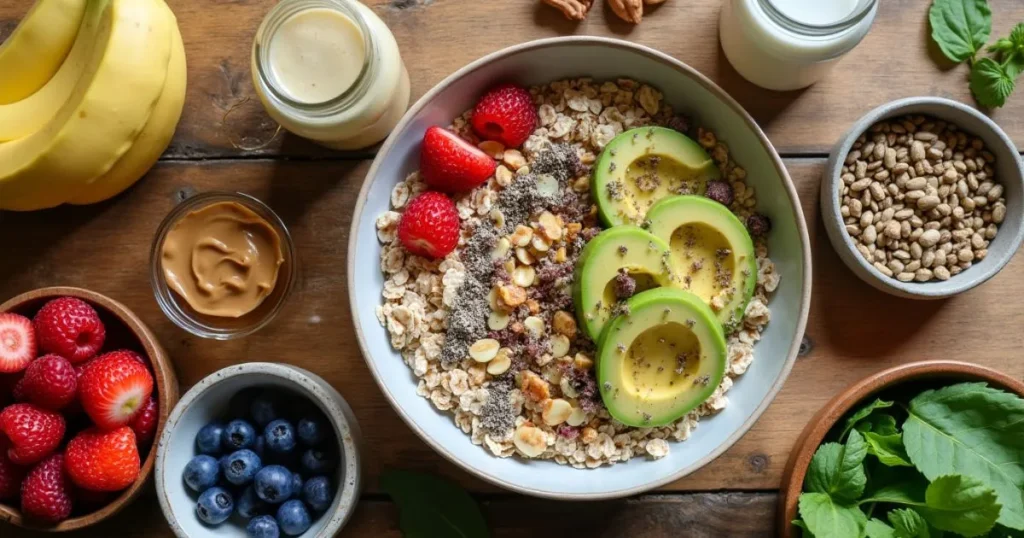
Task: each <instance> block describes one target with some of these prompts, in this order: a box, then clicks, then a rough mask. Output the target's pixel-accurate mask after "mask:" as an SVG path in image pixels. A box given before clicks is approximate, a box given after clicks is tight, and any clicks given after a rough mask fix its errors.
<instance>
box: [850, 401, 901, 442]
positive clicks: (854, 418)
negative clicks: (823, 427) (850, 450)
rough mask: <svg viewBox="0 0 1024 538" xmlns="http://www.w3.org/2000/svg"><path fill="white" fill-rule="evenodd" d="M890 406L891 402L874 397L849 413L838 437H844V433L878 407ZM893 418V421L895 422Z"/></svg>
mask: <svg viewBox="0 0 1024 538" xmlns="http://www.w3.org/2000/svg"><path fill="white" fill-rule="evenodd" d="M889 407H892V402H888V401H885V400H881V399H876V400H875V401H873V402H871V403H870V404H868V405H866V406H864V407H862V408H860V409H858V410H857V411H856V412H855V413H854V414H852V415H850V418H848V419H846V426H845V427H844V428H843V433H841V434H839V439H843V438H845V437H846V434H847V433H849V431H850V430H852V429H853V427H854V426H856V425H857V423H858V422H860V421H862V420H864V419H866V418H868V417H869V416H870V415H871V414H872V413H874V412H875V411H877V410H879V409H886V408H889ZM895 422H896V421H895V419H894V420H893V423H895Z"/></svg>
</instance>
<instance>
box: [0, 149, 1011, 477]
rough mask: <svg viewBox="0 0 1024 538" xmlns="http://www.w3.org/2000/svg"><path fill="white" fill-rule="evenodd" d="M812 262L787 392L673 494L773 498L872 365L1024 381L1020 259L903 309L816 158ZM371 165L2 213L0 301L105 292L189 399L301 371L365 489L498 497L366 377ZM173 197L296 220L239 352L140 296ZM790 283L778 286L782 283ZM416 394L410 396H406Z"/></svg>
mask: <svg viewBox="0 0 1024 538" xmlns="http://www.w3.org/2000/svg"><path fill="white" fill-rule="evenodd" d="M787 165H788V167H789V169H790V172H791V174H792V175H793V177H794V180H795V181H796V183H797V185H798V190H799V194H800V197H801V200H802V203H803V207H804V211H805V214H806V217H807V219H808V222H809V223H811V225H810V230H811V236H812V248H813V252H814V283H815V284H814V290H813V293H814V295H813V296H814V300H813V301H812V310H811V315H810V322H809V325H808V330H807V336H808V339H809V341H810V342H811V343H812V346H813V347H812V350H811V351H810V353H809V354H807V356H806V357H804V358H801V359H799V360H798V361H797V365H796V367H795V368H794V370H793V373H792V375H791V376H790V378H789V381H788V382H787V384H786V386H785V388H784V389H783V391H782V393H781V394H780V396H779V397H778V399H777V400H776V401H775V403H774V404H773V405H771V406H770V407H769V409H768V410H767V412H766V413H765V414H764V416H763V417H762V419H761V420H760V421H759V422H758V423H757V425H755V426H754V428H753V429H752V430H751V431H750V432H749V433H748V434H747V435H746V436H745V437H744V438H743V439H741V440H740V441H739V442H738V443H737V444H736V445H735V446H734V447H733V448H732V449H730V450H729V451H727V452H726V453H725V454H724V455H723V456H722V457H720V458H719V459H718V460H716V461H715V462H713V463H712V464H710V465H708V466H707V467H706V468H705V469H703V470H701V471H698V472H697V473H695V474H693V475H692V476H690V477H687V478H684V479H682V480H679V481H677V482H675V483H673V484H670V485H669V486H667V487H666V488H665V489H667V490H721V489H734V490H735V489H739V490H763V489H775V488H778V487H779V482H780V478H781V473H782V468H783V465H784V464H785V460H786V457H787V455H788V454H789V451H790V449H791V447H792V444H793V442H794V440H795V439H796V436H797V435H798V433H799V432H800V430H801V429H802V428H803V427H804V425H805V423H806V421H807V419H808V418H809V417H810V416H811V415H812V414H813V413H814V412H815V411H817V410H818V409H819V408H820V407H821V405H823V404H824V403H825V402H826V401H827V400H828V399H829V398H831V396H832V395H834V394H836V393H838V392H839V391H840V390H841V389H842V388H843V387H845V386H847V385H849V384H850V383H852V382H854V381H856V380H858V379H860V378H862V377H864V376H865V375H867V374H869V373H871V372H874V371H876V370H879V369H882V368H885V367H889V366H892V365H895V364H900V363H905V362H910V361H914V360H921V359H929V358H932V359H937V358H955V359H962V360H969V361H974V362H978V363H981V364H985V365H988V366H993V367H996V368H999V369H1001V370H1003V371H1005V372H1007V373H1009V374H1011V375H1014V376H1017V377H1024V362H1021V361H1017V360H1012V359H1011V358H1012V357H1016V356H1017V355H1018V354H1019V350H1020V349H1021V348H1024V335H1022V333H1021V332H1020V331H1013V330H1007V328H1006V327H1007V325H1006V320H1012V319H1021V318H1022V317H1024V303H1022V302H1021V301H1015V300H1006V298H1007V297H1016V296H1019V295H1020V294H1022V293H1024V281H1022V279H1021V278H1020V275H1021V274H1024V259H1022V258H1021V257H1019V256H1018V257H1017V258H1016V259H1014V260H1013V261H1012V262H1011V263H1010V265H1009V266H1008V267H1007V268H1006V270H1004V271H1003V272H1002V273H1001V274H1000V275H999V276H997V277H996V278H994V279H993V280H992V281H990V282H989V283H987V284H985V285H984V286H982V287H980V288H978V289H975V290H974V291H971V292H969V293H966V294H964V295H962V296H959V297H956V298H953V299H949V300H945V301H936V302H915V301H907V300H900V299H897V298H894V297H890V296H888V295H885V294H882V293H881V292H877V291H875V290H874V289H872V288H870V287H869V286H867V285H866V284H863V283H862V282H861V281H860V280H858V279H856V278H855V277H854V276H853V274H851V273H850V272H849V271H848V270H847V269H846V268H845V266H843V265H842V264H841V262H840V261H839V258H838V257H837V256H836V254H835V253H834V251H833V250H832V247H831V245H830V244H829V242H828V239H827V237H826V235H825V233H824V230H823V228H822V224H821V223H820V222H819V219H818V211H817V205H818V204H817V190H818V187H817V185H818V181H819V177H820V175H821V172H822V169H823V167H824V163H823V161H822V160H821V159H798V160H788V161H787ZM367 167H368V163H365V162H364V163H348V162H272V161H244V162H239V161H233V162H231V161H217V162H205V163H196V162H164V163H161V164H160V165H158V166H157V168H156V169H155V170H154V171H153V172H152V173H151V174H150V176H149V177H148V178H146V179H144V180H143V181H142V182H140V183H139V184H138V185H137V186H136V187H134V188H132V189H131V190H129V191H128V192H126V193H125V194H124V195H122V196H121V197H119V198H117V199H116V200H114V201H112V202H109V203H104V204H99V205H96V206H88V207H78V208H72V207H67V208H58V209H55V210H48V211H41V212H36V213H28V214H15V213H0V244H3V245H4V249H5V250H4V252H7V253H11V254H12V255H7V256H0V299H3V298H7V297H10V296H12V295H14V294H16V293H20V292H22V291H25V290H29V289H32V288H37V287H42V286H50V285H57V284H67V285H76V286H83V287H87V288H91V289H94V290H96V291H99V292H101V293H105V294H109V295H111V296H113V297H114V298H116V299H118V300H121V301H122V302H124V303H125V304H127V305H128V306H129V307H130V308H132V309H134V310H135V311H136V312H137V313H138V314H139V315H140V316H141V317H142V318H143V319H144V320H146V321H147V322H148V323H149V324H150V326H151V327H152V328H153V329H154V331H155V332H156V334H157V336H158V337H159V338H160V340H161V342H162V343H163V344H164V346H165V347H166V348H167V350H168V351H169V352H170V354H171V356H172V357H173V358H174V361H175V365H176V369H177V373H178V378H179V380H180V382H181V386H182V390H183V391H184V390H186V389H187V388H188V387H189V386H190V385H192V384H193V383H195V382H196V381H198V380H199V379H201V378H202V377H203V376H205V375H207V374H209V373H210V372H212V371H214V370H216V369H219V368H222V367H225V366H228V365H230V364H235V363H237V362H242V361H253V360H269V361H280V362H289V363H295V364H300V365H302V366H303V367H305V368H308V369H310V370H312V371H314V372H316V373H317V374H319V375H321V376H323V377H324V378H325V379H327V380H328V381H329V382H330V383H332V384H333V385H334V386H335V387H337V388H338V390H339V391H341V393H342V394H344V395H345V397H346V398H347V399H348V401H349V402H350V403H351V404H352V407H353V408H354V409H355V412H356V415H357V416H358V417H359V420H360V422H361V424H362V426H363V430H364V432H365V435H366V441H367V444H368V446H371V447H373V450H370V451H367V458H368V465H367V470H368V471H369V476H370V477H371V480H370V488H371V491H374V490H375V483H374V480H373V478H372V477H375V476H377V474H378V471H379V470H380V469H381V468H383V467H409V468H415V469H421V470H426V471H431V472H437V473H440V474H442V475H446V476H450V477H453V478H454V479H456V480H458V481H459V482H461V483H462V484H464V485H465V486H467V487H469V488H470V489H472V490H474V491H494V488H493V487H491V486H489V485H486V484H484V483H483V482H482V481H480V480H478V479H475V478H472V477H470V475H469V474H467V473H465V472H462V471H461V470H459V469H457V468H456V467H455V466H454V465H453V464H451V463H449V462H448V461H447V460H444V459H442V458H441V457H439V456H437V455H436V454H435V453H434V452H432V451H431V450H430V448H428V447H427V445H426V444H425V443H423V442H422V441H421V440H420V439H419V438H418V437H416V436H415V435H414V434H413V433H412V432H411V431H410V430H409V428H408V427H406V425H405V424H404V422H402V421H401V420H400V419H399V418H398V416H397V415H396V414H395V412H394V411H393V410H392V409H391V407H390V406H389V405H388V403H387V402H386V400H385V399H384V397H383V396H382V394H381V393H380V391H379V390H378V389H377V386H376V384H375V383H374V382H373V381H372V379H371V376H370V374H369V371H368V370H367V368H366V367H365V366H364V364H363V361H362V358H361V357H360V355H359V353H358V351H357V347H356V345H355V335H354V332H353V329H352V323H351V316H350V313H349V307H348V296H347V293H346V284H345V274H344V268H345V267H346V262H345V249H346V245H347V239H348V229H349V224H350V220H351V213H352V209H353V207H354V205H355V201H356V197H357V195H358V190H359V186H360V183H361V181H362V179H363V176H364V175H365V173H366V170H367ZM182 189H196V190H199V191H207V190H241V191H245V192H248V193H251V194H253V195H255V196H257V197H259V198H261V199H263V200H265V201H266V202H268V203H269V204H270V205H271V206H272V207H274V208H275V209H276V210H277V211H278V212H279V213H280V214H281V216H282V218H283V219H284V220H285V222H286V223H287V224H288V225H289V227H290V229H291V231H292V234H293V237H294V238H295V241H296V244H297V248H298V252H299V256H300V260H301V278H300V279H299V282H298V285H297V289H296V290H295V292H294V295H293V296H292V297H291V299H290V300H289V301H288V304H287V306H286V307H285V310H284V311H283V312H282V313H281V314H280V316H279V318H278V319H277V320H276V321H275V322H274V323H272V324H271V325H270V326H269V327H267V328H266V329H264V330H262V331H261V332H259V333H257V334H255V335H252V336H250V337H248V338H244V339H241V340H238V341H231V342H214V341H207V340H202V339H199V338H196V337H192V336H190V335H188V334H186V333H184V332H183V331H181V330H180V329H178V328H177V327H176V326H174V325H173V324H172V323H171V322H170V321H169V320H167V319H166V318H165V317H164V316H163V315H162V314H161V312H160V311H159V309H158V308H157V305H156V303H155V301H154V299H153V296H152V292H151V290H150V286H149V280H148V279H149V276H148V270H149V268H148V260H149V249H150V244H151V241H152V237H153V234H154V233H155V231H156V228H157V225H158V224H159V222H160V221H161V219H162V218H163V217H164V215H166V213H167V212H168V211H169V210H170V208H171V207H172V206H173V205H174V203H175V197H176V195H177V193H178V192H179V191H181V190H182ZM783 278H785V275H783ZM410 390H411V387H410Z"/></svg>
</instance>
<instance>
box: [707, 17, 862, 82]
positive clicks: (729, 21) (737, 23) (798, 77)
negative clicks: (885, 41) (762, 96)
mask: <svg viewBox="0 0 1024 538" xmlns="http://www.w3.org/2000/svg"><path fill="white" fill-rule="evenodd" d="M877 12H878V0H725V2H724V4H723V5H722V12H721V15H720V19H719V38H720V39H721V42H722V49H723V50H725V55H726V57H727V58H729V62H730V63H731V64H732V65H733V67H735V68H736V71H738V72H739V73H740V75H743V77H744V78H746V79H747V80H749V81H750V82H753V83H754V84H757V85H758V86H761V87H763V88H767V89H770V90H795V89H798V88H803V87H806V86H810V85H811V84H814V83H815V82H817V81H819V80H821V79H822V78H823V77H824V76H825V75H826V74H828V72H829V71H830V70H831V69H832V67H833V66H834V65H835V64H836V63H837V62H838V61H839V60H840V58H842V57H843V56H844V55H846V53H848V52H850V51H851V50H853V48H854V47H856V46H857V44H858V43H860V41H861V40H862V39H863V38H864V36H865V35H867V33H868V30H869V29H870V28H871V23H872V22H874V20H875V14H876V13H877Z"/></svg>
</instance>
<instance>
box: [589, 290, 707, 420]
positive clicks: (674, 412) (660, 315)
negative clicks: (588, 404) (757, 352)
mask: <svg viewBox="0 0 1024 538" xmlns="http://www.w3.org/2000/svg"><path fill="white" fill-rule="evenodd" d="M626 304H627V305H628V306H629V313H628V314H622V315H619V316H616V317H615V318H612V319H611V320H610V321H609V322H608V325H607V327H606V329H605V332H604V335H603V336H602V338H601V342H600V345H599V346H598V352H597V381H598V384H599V387H600V390H601V399H602V400H603V401H604V405H605V407H606V408H607V409H608V412H609V413H610V414H611V416H612V417H613V418H615V419H616V420H618V421H619V422H621V423H623V424H626V425H628V426H638V427H655V426H664V425H665V424H669V423H671V422H672V421H674V420H677V419H679V417H681V416H683V415H685V414H686V413H689V412H690V411H692V410H693V409H694V408H695V407H697V406H698V405H700V404H701V403H703V402H704V401H706V400H707V399H708V397H710V396H711V394H712V393H713V392H714V391H715V388H716V387H718V385H719V384H721V382H722V378H723V377H724V376H725V362H726V345H725V335H724V334H723V332H722V326H721V325H720V324H719V323H718V320H717V318H715V315H714V313H713V312H711V309H710V308H708V306H707V305H706V304H704V302H703V301H702V300H701V299H700V298H699V297H697V296H695V295H693V294H692V293H689V292H686V291H682V290H679V289H674V288H658V289H653V290H648V291H644V292H641V293H638V294H637V295H634V296H633V297H631V298H630V299H629V300H628V301H627V303H626Z"/></svg>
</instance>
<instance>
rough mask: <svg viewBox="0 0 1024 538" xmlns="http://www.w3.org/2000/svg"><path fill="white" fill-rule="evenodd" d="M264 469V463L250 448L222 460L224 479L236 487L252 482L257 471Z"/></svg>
mask: <svg viewBox="0 0 1024 538" xmlns="http://www.w3.org/2000/svg"><path fill="white" fill-rule="evenodd" d="M262 467H263V463H262V462H261V461H260V457H259V456H257V455H256V453H255V452H253V451H252V450H249V449H248V448H243V449H242V450H239V451H236V452H234V453H232V454H231V455H230V456H228V457H227V458H223V459H222V460H221V471H223V472H224V478H226V479H227V480H228V482H231V483H232V484H234V485H236V486H241V485H244V484H248V483H249V482H252V479H253V478H254V477H255V476H256V471H259V470H260V468H262Z"/></svg>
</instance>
